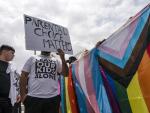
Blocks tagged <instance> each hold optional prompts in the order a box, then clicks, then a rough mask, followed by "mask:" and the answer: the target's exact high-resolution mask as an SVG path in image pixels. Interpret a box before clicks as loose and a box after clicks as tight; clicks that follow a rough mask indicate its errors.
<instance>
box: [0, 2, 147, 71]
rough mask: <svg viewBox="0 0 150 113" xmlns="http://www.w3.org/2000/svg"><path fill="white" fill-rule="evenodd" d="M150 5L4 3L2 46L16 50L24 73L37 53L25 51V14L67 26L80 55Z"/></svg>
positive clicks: (0, 27)
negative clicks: (25, 66)
mask: <svg viewBox="0 0 150 113" xmlns="http://www.w3.org/2000/svg"><path fill="white" fill-rule="evenodd" d="M148 3H149V0H126V1H125V0H13V1H10V0H5V1H4V0H2V1H0V11H1V15H0V31H1V34H0V45H1V44H9V45H12V46H14V47H15V49H16V57H15V59H14V62H15V63H16V64H17V68H19V70H21V68H22V66H23V64H24V63H25V61H26V60H27V59H28V58H29V57H30V56H31V55H33V54H34V52H33V51H28V50H25V39H24V37H25V36H24V22H23V14H27V15H30V16H33V17H37V18H41V19H44V20H47V21H49V22H53V23H56V24H58V25H62V26H64V27H67V28H68V30H69V34H70V38H71V43H72V46H73V51H74V54H77V53H78V52H80V51H82V50H83V49H84V48H87V49H91V48H93V47H94V45H95V44H96V42H98V41H100V40H102V39H104V38H107V37H109V36H110V35H111V34H112V33H113V32H114V31H116V30H117V29H118V28H119V27H120V26H121V25H123V24H124V23H125V22H126V21H127V20H128V18H129V17H131V16H133V15H135V14H136V13H137V12H138V11H140V10H141V9H142V8H144V7H145V6H146V5H147V4H148Z"/></svg>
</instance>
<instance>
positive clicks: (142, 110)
mask: <svg viewBox="0 0 150 113" xmlns="http://www.w3.org/2000/svg"><path fill="white" fill-rule="evenodd" d="M127 93H128V98H129V102H130V105H131V109H132V112H133V113H149V112H148V109H147V106H146V104H145V101H144V98H143V95H142V93H141V89H140V86H139V82H138V73H136V74H135V75H134V76H133V78H132V81H131V82H130V84H129V86H128V88H127Z"/></svg>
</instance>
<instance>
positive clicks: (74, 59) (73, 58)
mask: <svg viewBox="0 0 150 113" xmlns="http://www.w3.org/2000/svg"><path fill="white" fill-rule="evenodd" d="M76 60H77V58H76V57H74V56H71V57H69V59H68V60H67V61H66V62H67V63H69V64H71V63H72V62H74V61H76Z"/></svg>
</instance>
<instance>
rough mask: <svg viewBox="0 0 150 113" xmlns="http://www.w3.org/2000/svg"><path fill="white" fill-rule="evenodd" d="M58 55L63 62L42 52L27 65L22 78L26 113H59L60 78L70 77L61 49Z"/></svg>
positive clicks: (21, 85)
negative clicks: (61, 76) (62, 76)
mask: <svg viewBox="0 0 150 113" xmlns="http://www.w3.org/2000/svg"><path fill="white" fill-rule="evenodd" d="M58 55H59V56H60V59H61V60H60V59H58V58H56V57H51V56H50V52H45V51H42V52H41V55H40V56H33V57H30V58H29V59H28V61H27V62H26V63H25V65H24V67H23V69H22V74H21V78H20V94H21V98H22V102H23V103H24V105H25V113H59V104H60V95H59V94H58V78H59V75H64V76H68V66H67V64H66V62H65V56H64V52H63V51H62V50H61V49H58ZM58 73H60V74H59V75H58Z"/></svg>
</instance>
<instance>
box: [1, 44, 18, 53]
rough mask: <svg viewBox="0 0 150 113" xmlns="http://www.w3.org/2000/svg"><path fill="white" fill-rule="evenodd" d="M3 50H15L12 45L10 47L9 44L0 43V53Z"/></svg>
mask: <svg viewBox="0 0 150 113" xmlns="http://www.w3.org/2000/svg"><path fill="white" fill-rule="evenodd" d="M3 50H8V51H9V50H11V51H14V52H15V49H14V48H13V47H11V46H9V45H2V46H1V47H0V53H1V52H2V51H3Z"/></svg>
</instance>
